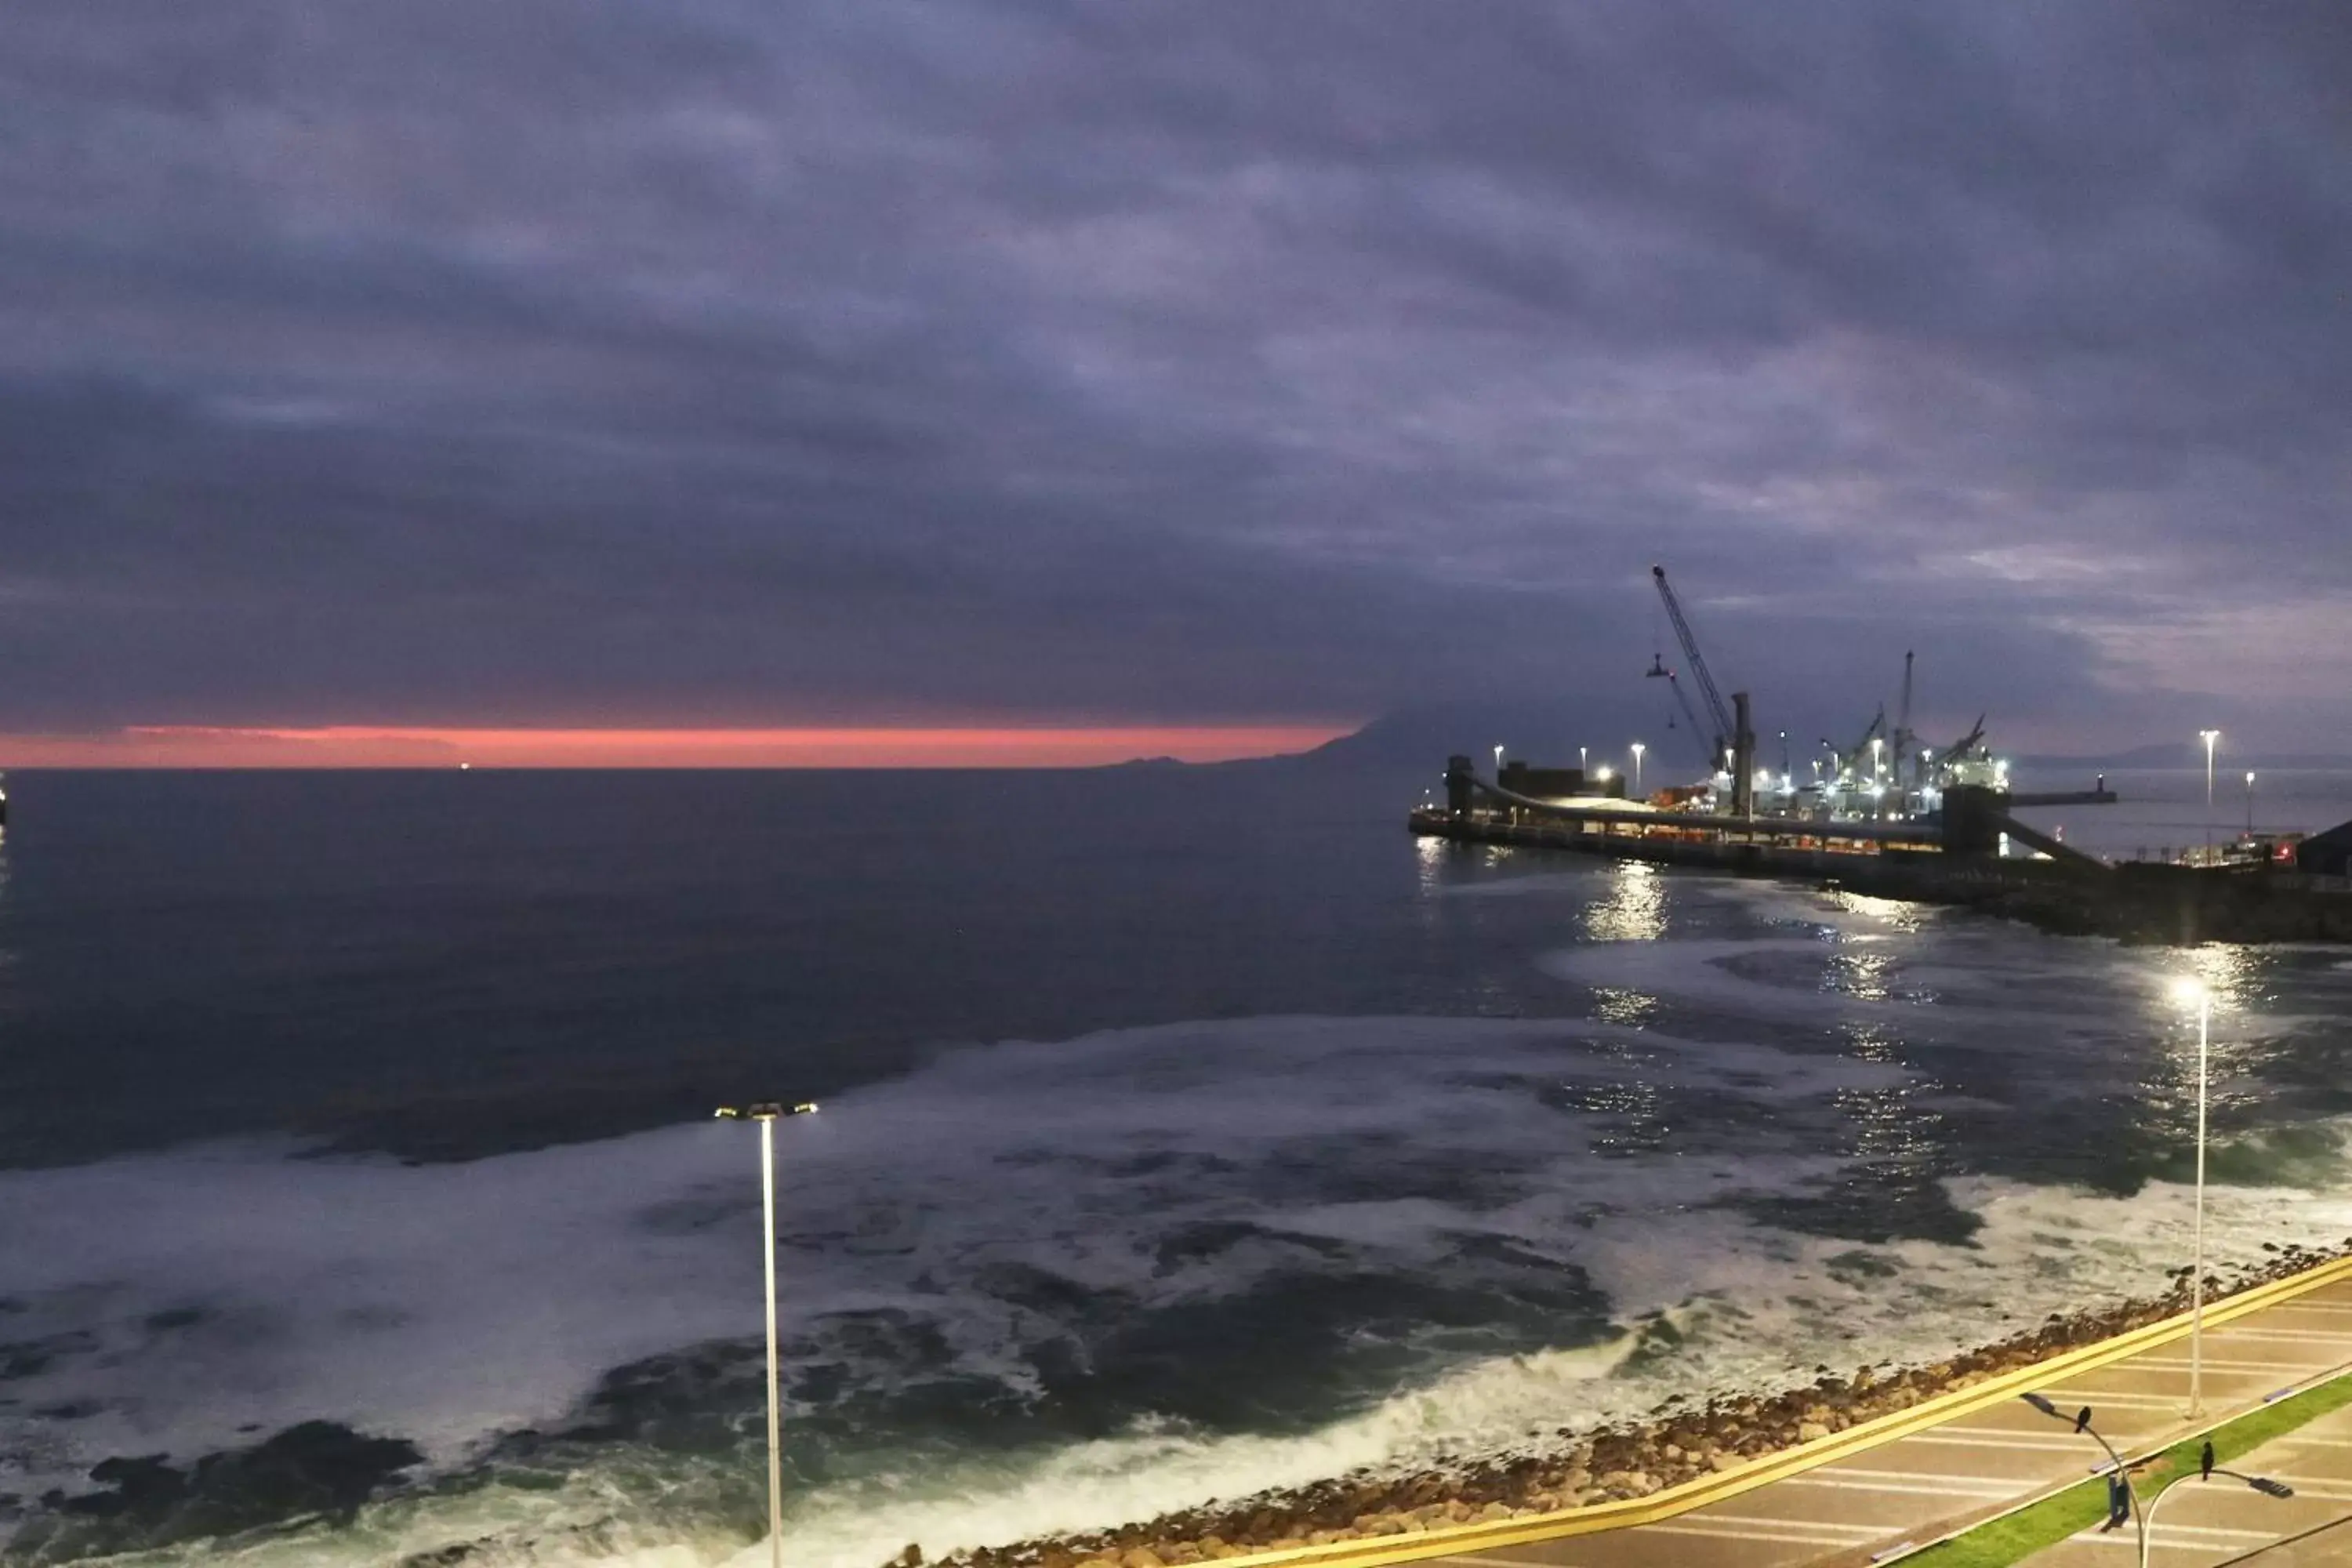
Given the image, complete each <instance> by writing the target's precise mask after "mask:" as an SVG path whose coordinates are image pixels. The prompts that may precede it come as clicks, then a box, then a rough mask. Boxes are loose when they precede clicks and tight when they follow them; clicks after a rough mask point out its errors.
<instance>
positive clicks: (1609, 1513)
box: [1202, 1258, 2352, 1568]
mask: <svg viewBox="0 0 2352 1568" xmlns="http://www.w3.org/2000/svg"><path fill="white" fill-rule="evenodd" d="M2347 1279H2352V1258H2337V1259H2336V1260H2335V1261H2333V1262H2329V1263H2323V1264H2321V1265H2319V1266H2318V1267H2317V1268H2310V1269H2306V1270H2305V1271H2304V1272H2303V1273H2301V1274H2293V1275H2289V1276H2288V1277H2287V1278H2285V1279H2273V1280H2271V1281H2269V1282H2268V1283H2266V1284H2262V1285H2257V1286H2254V1287H2253V1288H2252V1289H2247V1290H2242V1291H2240V1292H2239V1293H2238V1294H2236V1295H2234V1296H2231V1297H2229V1298H2228V1299H2226V1300H2222V1301H2219V1302H2211V1301H2209V1302H2207V1303H2206V1306H2205V1324H2206V1326H2207V1327H2208V1328H2211V1327H2214V1326H2217V1325H2219V1324H2222V1323H2227V1322H2230V1321H2233V1320H2235V1319H2238V1318H2242V1317H2245V1316H2247V1315H2249V1314H2250V1313H2253V1312H2259V1311H2261V1310H2263V1309H2265V1308H2268V1307H2274V1306H2277V1305H2278V1304H2279V1303H2280V1302H2282V1301H2288V1300H2294V1298H2295V1297H2297V1296H2301V1295H2305V1294H2306V1293H2307V1292H2310V1291H2313V1290H2317V1289H2322V1288H2323V1287H2326V1286H2328V1285H2333V1284H2336V1283H2337V1282H2339V1281H2342V1280H2347ZM2190 1318H2191V1314H2190V1313H2188V1312H2181V1313H2178V1314H2176V1315H2174V1316H2172V1317H2169V1318H2164V1319H2159V1320H2158V1321H2156V1322H2153V1323H2148V1324H2146V1325H2144V1326H2143V1327H2140V1328H2137V1329H2134V1330H2132V1331H2129V1332H2127V1333H2122V1334H2118V1335H2116V1337H2115V1338H2113V1339H2109V1340H2102V1341H2101V1342H2098V1343H2097V1344H2095V1345H2084V1346H2083V1347H2081V1348H2079V1349H2076V1350H2071V1351H2067V1352H2063V1353H2062V1354H2059V1355H2055V1356H2053V1357H2051V1358H2050V1359H2049V1360H2047V1361H2042V1362H2036V1363H2033V1364H2032V1365H2031V1366H2023V1367H2019V1368H2017V1369H2015V1370H2014V1371H2011V1372H2005V1373H2000V1374H1999V1375H1997V1376H1994V1377H1990V1378H1987V1379H1986V1380H1985V1381H1983V1382H1982V1383H1974V1384H1969V1386H1967V1387H1966V1388H1956V1389H1951V1390H1948V1391H1947V1392H1946V1393H1943V1394H1936V1395H1934V1396H1932V1397H1930V1398H1927V1399H1923V1400H1921V1401H1920V1402H1919V1403H1918V1404H1916V1405H1912V1406H1910V1407H1909V1408H1908V1409H1904V1410H1892V1411H1889V1412H1887V1413H1886V1414H1885V1415H1877V1416H1873V1417H1872V1418H1871V1419H1870V1420H1868V1421H1864V1422H1861V1423H1859V1424H1858V1425H1855V1426H1849V1427H1847V1428H1846V1429H1845V1430H1844V1431H1843V1432H1833V1433H1832V1434H1831V1435H1830V1436H1826V1437H1818V1438H1815V1439H1814V1440H1813V1441H1812V1442H1810V1443H1801V1444H1799V1445H1797V1446H1796V1447H1792V1448H1783V1449H1781V1450H1780V1452H1778V1453H1776V1454H1768V1455H1766V1456H1765V1457H1764V1458H1759V1459H1755V1460H1752V1461H1750V1462H1748V1463H1747V1464H1744V1465H1741V1466H1740V1467H1738V1468H1736V1469H1731V1470H1726V1471H1724V1472H1722V1473H1720V1474H1718V1475H1713V1476H1703V1477H1701V1478H1699V1479H1696V1480H1691V1481H1685V1482H1683V1483H1682V1484H1681V1485H1680V1486H1675V1487H1668V1488H1666V1489H1664V1490H1663V1491H1658V1492H1654V1493H1653V1494H1651V1495H1650V1496H1648V1497H1645V1498H1628V1499H1624V1500H1619V1501H1616V1502H1604V1503H1595V1504H1592V1505H1591V1506H1588V1507H1584V1508H1573V1509H1562V1510H1559V1511H1558V1512H1556V1513H1548V1514H1538V1515H1534V1516H1531V1517H1529V1518H1525V1519H1511V1520H1497V1521H1494V1522H1492V1523H1489V1524H1457V1525H1449V1526H1446V1527H1445V1528H1444V1529H1442V1530H1431V1531H1423V1532H1421V1533H1419V1534H1415V1535H1407V1536H1396V1535H1380V1536H1370V1537H1363V1538H1359V1539H1357V1540H1353V1541H1334V1542H1329V1543H1328V1544H1326V1545H1322V1546H1300V1547H1293V1548H1291V1549H1289V1550H1287V1551H1283V1552H1250V1553H1247V1554H1245V1555H1243V1556H1237V1557H1221V1558H1216V1559H1214V1560H1213V1561H1214V1562H1215V1563H1219V1564H1230V1565H1231V1568H1276V1565H1277V1564H1299V1565H1301V1568H1307V1565H1312V1568H1325V1565H1330V1568H1341V1565H1344V1568H1382V1565H1384V1564H1388V1563H1414V1562H1420V1561H1422V1560H1424V1559H1427V1558H1431V1557H1450V1556H1454V1555H1456V1554H1459V1553H1466V1552H1482V1551H1492V1550H1495V1549H1496V1548H1498V1547H1506V1546H1526V1545H1528V1544H1531V1543H1533V1542H1539V1541H1562V1540H1566V1539H1569V1538H1570V1537H1572V1536H1578V1535H1593V1534H1597V1533H1599V1532H1601V1531H1610V1530H1632V1529H1635V1528H1638V1527H1639V1526H1642V1525H1645V1524H1658V1523H1663V1522H1664V1521H1666V1520H1670V1519H1673V1518H1675V1517H1676V1516H1677V1515H1680V1514H1685V1513H1688V1512H1690V1511H1691V1510H1693V1509H1698V1508H1705V1507H1706V1506H1707V1505H1708V1504H1710V1503H1718V1502H1726V1501H1728V1500H1731V1499H1733V1498H1736V1497H1738V1496H1740V1495H1741V1494H1742V1493H1744V1492H1750V1491H1754V1490H1755V1489H1757V1488H1759V1487H1765V1486H1769V1485H1771V1484H1772V1483H1773V1482H1775V1481H1780V1480H1785V1479H1788V1478H1789V1477H1790V1476H1798V1475H1802V1474H1804V1473H1805V1472H1806V1471H1807V1470H1811V1469H1817V1468H1820V1467H1821V1466H1823V1465H1827V1464H1833V1463H1835V1462H1836V1461H1838V1460H1840V1459H1845V1458H1853V1457H1854V1456H1855V1455H1857V1454H1864V1453H1867V1452H1869V1451H1870V1450H1871V1449H1873V1448H1877V1447H1884V1446H1885V1445H1886V1444H1888V1443H1893V1442H1896V1441H1898V1440H1900V1439H1902V1438H1905V1437H1908V1436H1912V1435H1913V1434H1915V1433H1918V1432H1924V1431H1926V1430H1927V1429H1928V1428H1929V1427H1932V1426H1942V1425H1943V1424H1944V1423H1945V1422H1948V1421H1953V1420H1957V1419H1958V1418H1959V1417H1960V1416H1963V1415H1972V1414H1974V1413H1975V1412H1977V1411H1979V1410H1984V1409H1989V1408H1990V1407H1991V1406H1993V1405H2001V1404H2005V1403H2007V1402H2008V1401H2010V1400H2011V1399H2014V1398H2016V1397H2017V1396H2018V1395H2019V1394H2022V1393H2025V1392H2026V1391H2027V1390H2029V1389H2033V1388H2038V1387H2039V1386H2040V1385H2042V1384H2046V1383H2057V1382H2061V1381H2063V1379H2066V1378H2069V1377H2077V1376H2080V1375H2081V1374H2083V1373H2087V1372H2096V1371H2097V1370H2099V1369H2100V1368H2101V1367H2105V1366H2110V1365H2113V1364H2114V1363H2116V1362H2119V1361H2124V1360H2127V1359H2128V1358H2130V1357H2132V1356H2135V1355H2137V1354H2138V1353H2139V1352H2142V1351H2147V1350H2153V1349H2154V1348H2156V1347H2157V1346H2158V1345H2162V1344H2167V1343H2169V1342H2172V1341H2174V1340H2178V1339H2185V1338H2187V1337H2188V1335H2189V1328H2190ZM2240 1414H2242V1412H2241V1413H2240ZM2234 1418H2235V1417H2234V1416H2233V1417H2230V1419H2234ZM2174 1440H2175V1441H2177V1439H2174ZM2036 1500H2039V1499H2038V1498H2037V1499H2036ZM1978 1522H1979V1523H1981V1522H1983V1521H1978ZM1927 1544H1932V1543H1922V1545H1921V1547H1920V1548H1918V1550H1925V1549H1926V1545H1927ZM1906 1555H1908V1553H1906ZM1890 1561H1892V1559H1890ZM1202 1568H1207V1564H1206V1563H1203V1564H1202Z"/></svg>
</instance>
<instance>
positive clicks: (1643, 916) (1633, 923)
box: [1584, 860, 1666, 942]
mask: <svg viewBox="0 0 2352 1568" xmlns="http://www.w3.org/2000/svg"><path fill="white" fill-rule="evenodd" d="M1584 931H1585V934H1586V935H1587V936H1590V937H1591V939H1592V940H1593V941H1595V942H1657V941H1660V940H1662V939H1663V938H1664V936H1665V934H1666V889H1665V879H1664V877H1662V876H1661V875H1660V874H1659V872H1658V868H1656V867H1655V866H1652V865H1648V864H1645V863H1644V862H1643V861H1639V860H1620V861H1618V862H1617V863H1616V866H1615V867H1614V868H1612V872H1611V875H1610V879H1609V893H1608V896H1607V897H1605V898H1601V899H1596V900H1593V901H1592V902H1591V904H1588V905H1586V906H1585V910H1584Z"/></svg>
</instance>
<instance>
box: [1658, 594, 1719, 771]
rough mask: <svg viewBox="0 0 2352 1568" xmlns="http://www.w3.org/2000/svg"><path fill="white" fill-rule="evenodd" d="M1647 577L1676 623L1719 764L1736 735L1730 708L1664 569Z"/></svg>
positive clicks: (1684, 655) (1676, 632)
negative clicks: (1709, 723)
mask: <svg viewBox="0 0 2352 1568" xmlns="http://www.w3.org/2000/svg"><path fill="white" fill-rule="evenodd" d="M1650 575H1651V577H1652V578H1653V579H1654V580H1655V581H1656V583H1657V584H1658V597H1659V598H1660V599H1662V600H1664V602H1665V606H1666V618H1667V619H1668V620H1671V621H1672V622H1674V624H1675V637H1676V639H1677V640H1679V641H1680V642H1681V643H1682V645H1683V657H1684V658H1686V659H1688V660H1689V661H1690V671H1691V674H1692V676H1693V677H1694V678H1695V679H1696V680H1697V681H1698V689H1699V695H1700V696H1702V697H1704V698H1706V710H1707V712H1708V713H1709V714H1711V715H1712V716H1713V717H1714V719H1715V751H1714V752H1713V758H1714V760H1715V761H1716V762H1717V763H1720V762H1721V761H1722V760H1723V748H1724V746H1725V744H1726V743H1727V742H1728V741H1729V739H1730V738H1731V737H1732V736H1733V735H1734V734H1736V733H1738V726H1737V725H1735V724H1733V723H1732V721H1731V709H1730V707H1729V706H1728V705H1727V704H1726V703H1725V701H1724V700H1723V693H1722V692H1721V691H1720V690H1718V689H1717V688H1716V684H1715V677H1714V676H1713V675H1711V674H1709V673H1708V672H1707V668H1706V656H1705V655H1704V654H1702V653H1700V652H1699V651H1698V638H1697V637H1695V636H1693V635H1692V632H1691V628H1690V622H1689V621H1688V620H1687V619H1685V617H1684V616H1683V606H1682V601H1681V600H1679V599H1677V598H1675V590H1674V587H1673V585H1672V584H1669V583H1667V581H1666V569H1665V568H1664V567H1663V566H1653V567H1651V568H1650ZM1676 691H1677V693H1679V691H1680V687H1679V686H1677V687H1676Z"/></svg>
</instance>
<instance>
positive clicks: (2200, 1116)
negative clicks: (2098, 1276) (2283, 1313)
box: [2172, 977, 2213, 1416]
mask: <svg viewBox="0 0 2352 1568" xmlns="http://www.w3.org/2000/svg"><path fill="white" fill-rule="evenodd" d="M2172 994H2173V998H2174V1000H2176V1001H2178V1002H2179V1003H2180V1004H2181V1005H2184V1006H2186V1005H2189V1003H2192V1002H2193V1003H2195V1004H2196V1005H2197V1231H2196V1234H2197V1240H2196V1244H2195V1255H2196V1256H2195V1267H2194V1271H2193V1272H2192V1273H2191V1275H2190V1277H2189V1415H2191V1416H2195V1415H2200V1414H2201V1413H2202V1405H2201V1403H2200V1399H2201V1396H2202V1394H2203V1393H2204V1388H2203V1373H2204V1371H2205V1093H2206V1083H2207V1079H2208V1073H2207V1064H2208V1062H2209V1061H2210V1047H2211V1044H2212V1034H2213V992H2212V990H2211V988H2210V987H2209V986H2208V985H2206V984H2205V983H2204V982H2203V981H2201V980H2193V979H2188V978H2185V977H2184V978H2182V979H2179V980H2176V981H2174V982H2173V983H2172Z"/></svg>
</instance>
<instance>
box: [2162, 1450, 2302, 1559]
mask: <svg viewBox="0 0 2352 1568" xmlns="http://www.w3.org/2000/svg"><path fill="white" fill-rule="evenodd" d="M2205 1458H2206V1461H2207V1462H2206V1464H2205V1465H2204V1466H2203V1467H2201V1468H2200V1469H2199V1471H2198V1473H2197V1474H2196V1475H2193V1476H2176V1477H2174V1478H2173V1479H2171V1480H2168V1481H2167V1482H2165V1483H2164V1485H2163V1487H2162V1488H2161V1489H2158V1492H2157V1494H2156V1496H2155V1497H2154V1498H2153V1499H2152V1500H2150V1501H2149V1503H2148V1505H2147V1524H2146V1526H2145V1527H2144V1528H2143V1529H2142V1530H2141V1531H2140V1532H2139V1568H2147V1557H2148V1547H2149V1544H2150V1532H2151V1531H2154V1530H2155V1529H2156V1510H2158V1509H2159V1508H2162V1507H2163V1506H2164V1500H2165V1499H2166V1498H2168V1497H2170V1496H2171V1495H2172V1490H2173V1489H2174V1488H2175V1487H2178V1486H2179V1484H2180V1483H2181V1482H2183V1481H2210V1480H2211V1479H2213V1478H2214V1477H2215V1476H2227V1477H2228V1478H2229V1479H2231V1480H2233V1481H2242V1482H2243V1483H2244V1484H2245V1485H2246V1486H2247V1487H2249V1488H2251V1489H2252V1490H2254V1491H2258V1492H2260V1493H2262V1494H2263V1496H2264V1497H2277V1498H2288V1497H2293V1496H2294V1488H2293V1487H2291V1486H2289V1485H2287V1484H2286V1483H2285V1482H2284V1481H2274V1480H2273V1479H2270V1477H2268V1476H2248V1475H2241V1474H2240V1473H2239V1472H2237V1471H2236V1470H2224V1469H2218V1468H2214V1467H2213V1466H2212V1463H2211V1461H2212V1458H2213V1445H2212V1444H2210V1443H2208V1444H2206V1445H2205Z"/></svg>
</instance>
